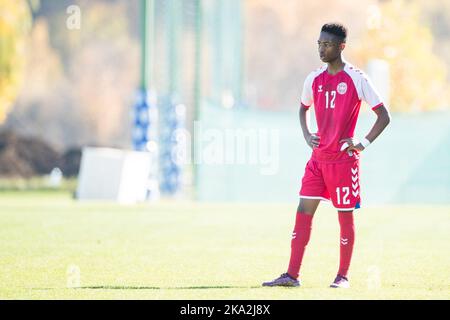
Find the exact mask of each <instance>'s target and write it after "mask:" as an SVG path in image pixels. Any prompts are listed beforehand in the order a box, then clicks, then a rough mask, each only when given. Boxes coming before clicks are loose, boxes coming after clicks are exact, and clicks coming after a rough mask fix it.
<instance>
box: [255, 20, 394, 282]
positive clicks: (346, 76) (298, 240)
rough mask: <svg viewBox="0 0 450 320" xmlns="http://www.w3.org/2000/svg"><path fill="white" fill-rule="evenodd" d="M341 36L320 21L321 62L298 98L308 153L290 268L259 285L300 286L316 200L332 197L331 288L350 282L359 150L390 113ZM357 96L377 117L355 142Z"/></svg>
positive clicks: (338, 26)
mask: <svg viewBox="0 0 450 320" xmlns="http://www.w3.org/2000/svg"><path fill="white" fill-rule="evenodd" d="M346 38H347V29H346V28H345V27H344V26H343V25H341V24H337V23H332V24H325V25H324V26H323V27H322V29H321V32H320V37H319V40H318V49H319V55H320V59H321V60H322V61H323V62H325V63H326V64H325V65H323V66H322V67H321V68H319V69H317V70H315V71H313V72H311V73H310V74H309V75H308V76H307V78H306V80H305V82H304V86H303V92H302V96H301V105H300V111H299V117H300V125H301V128H302V131H303V136H304V138H305V140H306V143H307V144H308V145H309V146H310V147H311V148H312V155H311V158H310V160H309V161H308V163H307V164H306V168H305V173H304V176H303V179H302V186H301V190H300V193H299V194H300V203H299V206H298V209H297V214H296V219H295V227H294V231H293V233H292V240H291V257H290V261H289V267H288V269H287V272H286V273H283V274H282V275H281V276H280V277H279V278H277V279H275V280H273V281H269V282H264V283H263V286H269V287H273V286H288V287H296V286H300V281H299V272H300V266H301V264H302V259H303V254H304V252H305V248H306V246H307V244H308V242H309V238H310V234H311V226H312V221H313V216H314V213H315V212H316V209H317V207H318V206H319V202H320V201H321V200H324V201H330V200H331V202H332V203H333V206H334V207H335V208H336V209H337V211H338V219H339V225H340V263H339V270H338V272H337V276H336V278H335V280H334V281H333V283H332V284H331V286H330V287H332V288H348V287H349V286H350V284H349V281H348V278H347V274H348V270H349V267H350V261H351V258H352V252H353V245H354V241H355V227H354V224H353V210H354V209H358V208H359V207H360V184H359V176H360V167H359V159H360V154H361V152H362V151H363V150H364V149H365V148H367V147H368V146H369V145H370V144H371V143H372V142H373V141H374V140H375V139H376V138H377V137H378V136H379V135H380V133H381V132H383V130H384V129H385V128H386V126H387V125H388V124H389V122H390V115H389V112H388V110H387V108H386V107H385V105H384V104H383V102H382V100H381V98H380V96H379V94H378V93H377V91H376V90H375V89H374V87H373V85H372V83H371V82H370V80H369V79H368V78H367V76H366V75H365V74H364V73H363V72H362V71H360V70H359V69H357V68H355V67H354V66H352V65H351V64H349V63H348V62H347V61H345V60H343V58H342V51H343V50H344V48H345V45H346ZM362 100H364V101H365V102H367V104H368V105H369V106H370V107H371V108H372V110H373V111H374V112H375V114H376V115H377V120H376V121H375V123H374V125H373V127H372V129H371V130H370V132H369V133H368V134H367V136H366V137H365V138H362V139H361V140H360V141H358V140H356V139H355V137H354V131H355V126H356V121H357V119H358V114H359V110H360V106H361V101H362ZM312 105H314V110H315V114H316V120H317V128H318V131H317V133H311V132H310V130H309V127H308V121H307V113H308V110H309V108H310V107H311V106H312Z"/></svg>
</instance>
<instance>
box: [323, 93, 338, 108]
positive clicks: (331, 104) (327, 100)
mask: <svg viewBox="0 0 450 320" xmlns="http://www.w3.org/2000/svg"><path fill="white" fill-rule="evenodd" d="M330 96H331V101H330ZM335 99H336V91H325V109H328V108H330V109H334V100H335Z"/></svg>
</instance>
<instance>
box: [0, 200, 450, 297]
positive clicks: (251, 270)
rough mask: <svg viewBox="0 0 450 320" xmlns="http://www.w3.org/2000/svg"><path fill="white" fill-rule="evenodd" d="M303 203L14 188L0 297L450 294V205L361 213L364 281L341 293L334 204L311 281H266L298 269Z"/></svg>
mask: <svg viewBox="0 0 450 320" xmlns="http://www.w3.org/2000/svg"><path fill="white" fill-rule="evenodd" d="M296 205H297V204H296V203H292V204H291V205H286V204H282V205H266V204H264V205H257V204H241V205H234V204H201V203H200V204H197V203H190V202H161V203H157V204H149V205H148V204H146V205H135V206H120V205H115V204H108V203H99V202H96V203H79V202H76V201H74V200H72V199H71V198H70V196H69V195H68V194H66V193H54V192H40V193H39V192H35V193H30V192H22V193H19V192H16V193H13V192H10V193H6V192H3V193H2V194H1V195H0V228H1V232H0V238H1V239H0V270H1V272H0V298H1V299H449V298H450V255H449V245H450V233H449V230H450V207H449V206H385V207H372V208H365V209H361V210H358V211H359V212H358V214H357V216H356V232H357V234H356V244H355V250H354V256H353V261H352V266H351V269H350V275H349V276H350V280H351V285H352V287H351V288H350V289H348V290H339V289H330V288H328V286H329V284H330V283H331V281H332V280H333V278H334V276H335V273H336V271H337V267H338V255H339V230H338V229H339V228H338V221H337V214H336V213H335V211H334V210H333V208H332V207H331V206H329V205H326V204H322V205H321V206H320V207H319V210H318V212H317V214H316V217H315V219H314V223H313V232H312V236H311V242H310V245H309V246H308V248H307V251H306V255H305V258H304V264H303V267H302V282H303V285H302V287H300V288H262V287H260V284H261V282H263V281H266V280H270V279H272V278H274V277H276V276H278V275H279V274H281V273H282V272H285V270H286V268H287V263H288V259H289V251H290V238H291V231H292V228H293V223H294V212H295V209H296ZM77 270H79V273H77ZM78 279H79V283H78V284H79V287H78V288H71V287H70V286H73V285H77V281H78ZM68 285H69V287H68Z"/></svg>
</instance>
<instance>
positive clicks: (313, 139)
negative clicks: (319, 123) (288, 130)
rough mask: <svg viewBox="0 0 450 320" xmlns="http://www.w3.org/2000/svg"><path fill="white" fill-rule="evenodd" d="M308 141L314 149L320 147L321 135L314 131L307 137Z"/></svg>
mask: <svg viewBox="0 0 450 320" xmlns="http://www.w3.org/2000/svg"><path fill="white" fill-rule="evenodd" d="M306 143H307V144H308V146H310V147H311V148H312V149H314V148H317V147H319V144H320V137H319V136H317V135H316V134H315V133H312V134H310V135H309V136H307V137H306Z"/></svg>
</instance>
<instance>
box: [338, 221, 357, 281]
mask: <svg viewBox="0 0 450 320" xmlns="http://www.w3.org/2000/svg"><path fill="white" fill-rule="evenodd" d="M338 215H339V225H340V227H341V238H340V263H339V271H338V274H339V275H341V276H343V277H347V273H348V269H349V267H350V261H351V260H352V252H353V244H354V243H355V226H354V224H353V212H338Z"/></svg>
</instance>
